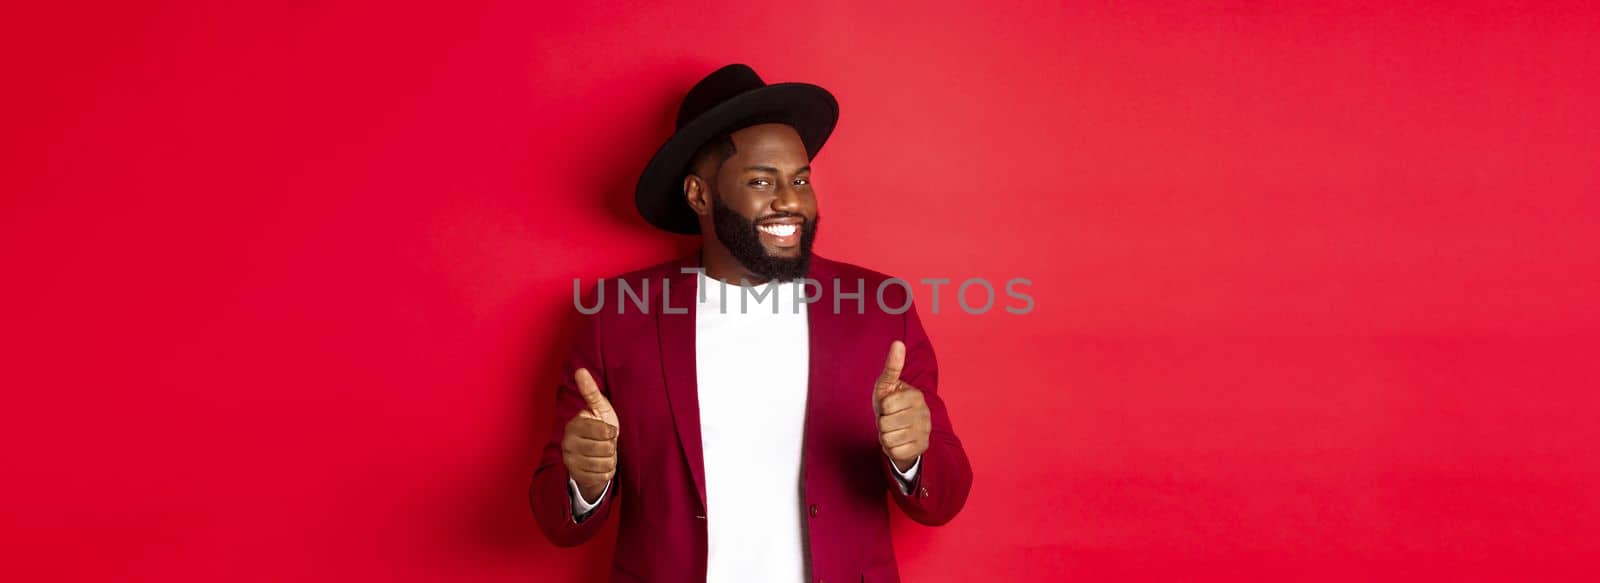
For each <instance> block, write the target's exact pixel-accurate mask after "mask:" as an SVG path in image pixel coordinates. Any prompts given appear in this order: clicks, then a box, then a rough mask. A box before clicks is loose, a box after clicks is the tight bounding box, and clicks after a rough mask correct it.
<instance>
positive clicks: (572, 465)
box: [567, 455, 617, 474]
mask: <svg viewBox="0 0 1600 583" xmlns="http://www.w3.org/2000/svg"><path fill="white" fill-rule="evenodd" d="M567 466H568V469H569V470H577V471H580V472H585V473H590V474H604V473H606V472H609V471H611V470H613V469H616V467H617V463H616V460H613V459H611V458H598V457H586V456H581V455H580V456H573V457H572V458H570V459H568V460H567Z"/></svg>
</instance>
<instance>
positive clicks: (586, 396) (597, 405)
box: [572, 368, 611, 415]
mask: <svg viewBox="0 0 1600 583" xmlns="http://www.w3.org/2000/svg"><path fill="white" fill-rule="evenodd" d="M572 377H573V378H574V379H577V381H578V394H581V395H583V401H584V402H585V403H587V404H588V405H589V411H591V412H593V413H594V414H595V415H605V414H606V413H610V412H611V401H609V400H606V396H605V395H602V394H600V386H599V385H596V384H594V377H593V376H590V375H589V369H585V368H580V369H578V372H575V373H573V374H572Z"/></svg>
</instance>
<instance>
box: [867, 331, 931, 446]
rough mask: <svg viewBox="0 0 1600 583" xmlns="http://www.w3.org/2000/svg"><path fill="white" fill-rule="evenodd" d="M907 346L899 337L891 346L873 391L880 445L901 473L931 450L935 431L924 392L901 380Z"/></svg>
mask: <svg viewBox="0 0 1600 583" xmlns="http://www.w3.org/2000/svg"><path fill="white" fill-rule="evenodd" d="M905 363H906V345H905V343H903V342H901V341H899V340H896V341H894V342H893V343H892V344H890V345H889V358H888V360H886V361H884V363H883V374H881V375H878V384H877V387H876V388H875V389H874V392H873V403H874V404H875V405H876V409H877V410H878V444H879V445H881V446H883V452H884V453H886V454H888V455H889V459H890V460H892V461H894V467H896V468H899V470H900V471H901V472H905V471H907V470H910V469H911V465H912V464H913V463H916V461H917V457H918V456H921V455H922V452H925V451H928V434H929V433H930V432H932V431H933V421H932V417H931V416H930V414H929V413H928V402H927V401H925V400H923V398H922V391H920V390H918V389H917V388H916V387H913V386H911V385H909V384H906V383H905V382H904V381H901V380H900V371H901V369H903V368H905Z"/></svg>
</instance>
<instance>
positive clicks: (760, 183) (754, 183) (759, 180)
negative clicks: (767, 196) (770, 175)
mask: <svg viewBox="0 0 1600 583" xmlns="http://www.w3.org/2000/svg"><path fill="white" fill-rule="evenodd" d="M771 183H772V181H770V180H767V179H765V178H757V179H755V180H751V181H750V186H757V187H761V186H766V185H768V184H771Z"/></svg>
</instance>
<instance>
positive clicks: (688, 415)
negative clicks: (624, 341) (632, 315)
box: [656, 253, 706, 511]
mask: <svg viewBox="0 0 1600 583" xmlns="http://www.w3.org/2000/svg"><path fill="white" fill-rule="evenodd" d="M686 267H687V268H698V267H700V260H699V254H698V253H696V254H695V255H693V256H691V257H688V258H684V259H681V260H679V261H677V262H676V263H674V264H673V266H672V268H671V269H672V272H671V273H667V274H666V277H665V280H666V281H670V282H672V283H671V285H670V286H669V287H668V290H667V293H668V297H669V298H670V300H669V301H668V302H667V303H666V304H665V305H662V306H661V309H658V310H656V322H657V325H656V334H657V341H658V343H659V344H658V345H659V346H660V349H661V369H662V374H663V376H664V377H665V380H666V385H667V402H668V404H669V405H670V406H671V408H672V421H673V424H674V425H675V426H676V427H677V429H678V443H679V444H681V445H682V446H683V458H684V461H685V462H687V463H688V464H689V473H690V474H692V475H693V476H694V486H695V493H696V494H698V495H699V497H700V508H701V510H702V511H703V510H704V509H705V508H706V469H705V457H704V453H703V448H702V447H701V444H700V392H699V390H698V387H697V377H696V374H697V370H696V367H695V310H696V309H697V308H696V307H697V306H698V304H699V302H697V301H695V300H696V298H695V289H696V283H697V281H696V278H697V277H698V276H697V275H696V274H695V273H682V270H683V268H686ZM669 306H670V307H671V308H672V309H673V310H674V311H677V310H683V311H684V312H685V313H682V314H668V313H666V309H667V308H668V307H669Z"/></svg>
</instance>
